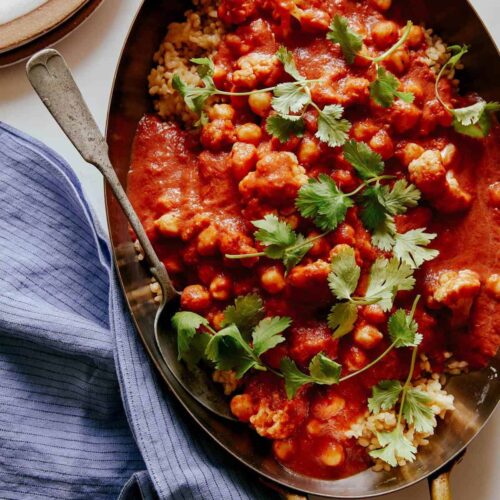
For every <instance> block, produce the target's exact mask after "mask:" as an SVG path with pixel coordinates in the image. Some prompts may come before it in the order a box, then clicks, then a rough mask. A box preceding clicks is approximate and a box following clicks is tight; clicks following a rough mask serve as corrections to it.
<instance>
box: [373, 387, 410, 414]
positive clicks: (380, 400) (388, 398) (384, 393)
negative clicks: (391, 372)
mask: <svg viewBox="0 0 500 500" xmlns="http://www.w3.org/2000/svg"><path fill="white" fill-rule="evenodd" d="M402 390H403V386H402V385H401V382H400V381H399V380H382V381H380V382H379V383H378V384H377V385H375V386H373V387H372V397H371V398H368V409H369V410H370V411H371V412H372V413H373V414H375V415H376V414H377V413H380V412H381V411H382V410H390V409H391V408H394V406H396V403H397V402H398V400H399V396H400V394H401V392H402Z"/></svg>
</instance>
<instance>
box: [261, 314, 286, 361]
mask: <svg viewBox="0 0 500 500" xmlns="http://www.w3.org/2000/svg"><path fill="white" fill-rule="evenodd" d="M291 323H292V320H291V319H290V318H287V317H278V316H276V317H274V318H265V319H263V320H261V321H260V322H259V324H258V325H257V326H256V327H255V330H254V331H253V334H252V339H253V352H254V354H255V355H256V356H260V355H261V354H264V353H265V352H266V351H268V350H269V349H272V348H273V347H276V346H277V345H278V344H280V343H281V342H284V340H285V337H283V335H280V333H281V332H283V331H284V330H286V329H287V328H288V327H289V326H290V324H291Z"/></svg>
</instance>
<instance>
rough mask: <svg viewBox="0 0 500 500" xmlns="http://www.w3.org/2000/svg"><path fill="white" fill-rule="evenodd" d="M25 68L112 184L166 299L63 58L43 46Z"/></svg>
mask: <svg viewBox="0 0 500 500" xmlns="http://www.w3.org/2000/svg"><path fill="white" fill-rule="evenodd" d="M26 72H27V75H28V79H29V81H30V82H31V85H32V86H33V88H34V89H35V91H36V93H37V94H38V95H39V97H40V99H41V100H42V102H43V103H44V104H45V106H46V107H47V108H48V110H49V111H50V113H51V114H52V116H53V117H54V118H55V120H56V122H57V123H58V124H59V126H60V127H61V128H62V130H63V131H64V133H65V134H66V135H67V136H68V138H69V140H70V141H71V142H72V143H73V145H74V146H75V148H76V149H77V150H78V152H79V153H80V154H81V156H82V158H83V159H84V160H86V161H87V162H88V163H90V164H92V165H94V166H95V167H96V168H97V169H98V170H99V171H100V172H101V174H102V175H103V176H104V178H105V179H106V182H107V183H108V184H109V186H110V187H111V189H112V191H113V193H114V195H115V197H116V199H117V201H118V203H119V204H120V206H121V208H122V209H123V211H124V213H125V215H126V216H127V219H128V221H129V222H130V225H131V226H132V228H133V230H134V231H135V234H136V236H137V238H138V240H139V242H140V244H141V246H142V248H143V250H144V254H145V256H146V258H147V259H148V262H149V264H150V266H151V267H150V271H151V273H152V274H153V276H154V277H155V278H156V280H157V281H158V283H159V284H160V286H161V288H162V291H163V302H164V303H165V302H167V301H169V300H170V299H172V298H173V297H174V296H175V295H177V292H176V290H175V289H174V287H173V285H172V281H171V280H170V278H169V276H168V273H167V270H166V269H165V266H164V265H163V263H162V262H161V261H160V259H159V258H158V256H157V255H156V252H155V251H154V249H153V246H152V245H151V242H150V241H149V238H148V236H147V235H146V232H145V231H144V228H143V226H142V224H141V221H140V220H139V217H138V216H137V214H136V213H135V210H134V209H133V207H132V205H131V203H130V201H129V199H128V197H127V194H126V193H125V191H124V189H123V187H122V185H121V183H120V180H119V179H118V176H117V175H116V172H115V170H114V169H113V166H112V165H111V162H110V160H109V156H108V145H107V144H106V140H105V139H104V137H103V135H102V134H101V131H100V130H99V127H98V126H97V124H96V122H95V120H94V117H93V116H92V114H91V113H90V110H89V108H88V107H87V104H86V103H85V101H84V99H83V96H82V94H81V92H80V90H79V88H78V87H77V85H76V83H75V80H74V79H73V76H72V74H71V72H70V70H69V68H68V66H67V64H66V62H65V60H64V59H63V57H62V56H61V54H60V53H59V52H57V50H54V49H46V50H42V51H40V52H38V53H37V54H35V55H34V56H33V57H32V58H31V59H30V60H29V61H28V63H27V65H26Z"/></svg>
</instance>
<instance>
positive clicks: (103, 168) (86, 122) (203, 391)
mask: <svg viewBox="0 0 500 500" xmlns="http://www.w3.org/2000/svg"><path fill="white" fill-rule="evenodd" d="M26 72H27V75H28V79H29V81H30V82H31V85H32V86H33V88H34V89H35V91H36V93H37V94H38V95H39V97H40V98H41V100H42V102H43V103H44V104H45V106H46V107H47V109H48V110H49V111H50V113H51V114H52V116H53V117H54V118H55V120H56V121H57V123H58V124H59V126H60V127H61V128H62V130H63V132H64V133H65V134H66V135H67V137H68V138H69V140H70V141H71V142H72V143H73V145H74V146H75V148H76V149H77V150H78V152H79V153H80V155H81V156H82V158H83V159H84V160H85V161H87V162H88V163H90V164H91V165H94V166H95V167H96V168H97V169H98V170H99V172H101V174H102V175H103V177H104V179H105V180H106V182H107V183H108V185H109V186H110V188H111V189H112V191H113V193H114V195H115V197H116V200H117V201H118V203H119V204H120V206H121V208H122V209H123V212H124V213H125V215H126V217H127V219H128V221H129V223H130V226H131V227H132V229H133V230H134V232H135V234H136V236H137V239H138V240H139V243H140V244H141V246H142V249H143V251H144V255H145V257H146V260H147V261H148V263H149V266H150V267H149V270H150V272H151V274H152V275H153V276H154V278H155V279H156V281H157V282H158V284H159V285H160V287H161V291H162V296H161V301H160V304H159V307H158V308H157V311H156V315H155V321H154V329H155V339H156V343H157V346H158V349H159V351H160V352H161V354H162V356H163V359H164V361H165V363H166V365H167V366H168V368H169V369H170V371H171V372H172V373H173V375H174V376H175V377H176V379H177V380H178V381H179V383H180V384H181V385H182V386H183V387H184V389H185V390H186V391H187V392H188V393H189V394H191V396H192V397H193V398H195V399H196V400H197V401H198V402H199V403H201V404H202V405H203V406H205V408H207V409H208V410H210V411H212V412H213V413H215V414H217V415H219V416H221V417H224V418H227V419H231V420H235V419H234V417H233V416H232V415H231V412H230V410H229V405H228V403H227V400H226V399H225V398H224V396H223V395H222V391H221V390H220V387H217V386H216V385H215V384H214V383H213V382H212V381H211V380H210V379H209V377H208V376H207V375H206V373H205V372H204V371H203V370H196V371H194V372H192V371H188V370H187V369H186V367H185V366H184V365H183V364H182V363H181V362H180V361H179V360H178V359H177V354H176V350H177V348H176V342H175V341H174V338H173V335H170V336H169V338H168V339H164V338H162V339H161V340H160V333H159V330H160V328H159V325H160V322H162V321H168V318H167V317H166V316H167V309H166V306H167V304H170V303H172V301H174V300H175V299H176V298H177V297H178V296H179V292H178V291H177V290H175V288H174V286H173V284H172V281H171V280H170V277H169V276H168V273H167V270H166V269H165V266H164V265H163V263H162V262H161V261H160V259H159V258H158V256H157V255H156V252H155V250H154V248H153V246H152V244H151V242H150V241H149V238H148V236H147V234H146V232H145V230H144V227H143V226H142V224H141V221H140V220H139V217H138V216H137V214H136V213H135V210H134V208H133V207H132V205H131V203H130V201H129V199H128V197H127V194H126V193H125V190H124V189H123V187H122V185H121V183H120V180H119V179H118V176H117V175H116V172H115V170H114V169H113V166H112V165H111V162H110V160H109V156H108V145H107V144H106V140H105V139H104V137H103V135H102V133H101V132H100V130H99V128H98V126H97V124H96V122H95V120H94V118H93V116H92V114H91V113H90V110H89V108H88V107H87V104H86V103H85V101H84V99H83V97H82V94H81V92H80V90H79V88H78V87H77V85H76V83H75V81H74V79H73V76H72V74H71V72H70V70H69V68H68V66H67V64H66V62H65V61H64V59H63V57H62V56H61V54H60V53H59V52H57V51H56V50H54V49H46V50H42V51H40V52H38V53H37V54H35V55H34V56H33V57H32V58H31V59H30V60H29V61H28V63H27V65H26ZM164 313H165V314H164ZM170 333H173V332H170Z"/></svg>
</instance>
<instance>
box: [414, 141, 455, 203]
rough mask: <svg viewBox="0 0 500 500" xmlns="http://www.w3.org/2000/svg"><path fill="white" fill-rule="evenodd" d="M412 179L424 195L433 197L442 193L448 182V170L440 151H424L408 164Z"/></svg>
mask: <svg viewBox="0 0 500 500" xmlns="http://www.w3.org/2000/svg"><path fill="white" fill-rule="evenodd" d="M408 172H409V174H410V180H411V181H412V182H413V183H414V184H415V185H416V186H417V187H418V189H420V191H422V193H423V194H424V195H427V196H429V197H433V196H436V195H439V194H440V193H441V194H442V192H443V189H444V186H445V184H446V170H445V168H444V166H443V162H442V158H441V154H440V152H439V151H436V150H434V149H431V150H429V151H424V152H423V153H422V154H421V155H420V156H419V157H418V158H417V159H415V160H413V161H411V162H410V164H409V165H408Z"/></svg>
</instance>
